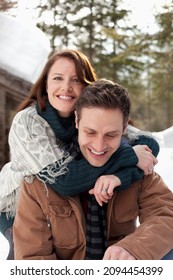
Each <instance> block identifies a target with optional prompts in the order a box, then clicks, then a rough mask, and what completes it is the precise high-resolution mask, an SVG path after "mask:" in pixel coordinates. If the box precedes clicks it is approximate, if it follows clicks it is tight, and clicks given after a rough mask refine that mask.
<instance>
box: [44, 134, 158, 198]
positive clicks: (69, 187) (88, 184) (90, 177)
mask: <svg viewBox="0 0 173 280" xmlns="http://www.w3.org/2000/svg"><path fill="white" fill-rule="evenodd" d="M138 144H139V145H141V144H143V145H144V144H146V145H148V146H149V148H150V149H152V150H153V154H154V156H157V154H158V152H159V145H158V143H157V141H156V140H155V139H154V138H152V137H150V136H147V135H139V136H136V137H134V140H133V141H132V142H131V144H129V143H128V141H125V142H124V143H122V145H121V146H120V148H119V149H118V150H117V151H116V152H115V153H114V154H113V156H112V157H111V159H110V160H109V161H108V162H107V163H106V164H105V165H104V166H103V167H93V166H91V165H90V164H89V163H87V161H86V160H84V159H82V160H79V161H73V162H71V163H69V164H68V172H67V174H65V175H63V176H60V177H57V178H55V181H54V182H52V183H49V182H47V184H48V186H49V187H50V188H52V189H53V190H54V191H56V192H57V193H60V194H62V195H65V196H70V195H76V194H79V193H81V192H84V191H88V190H89V189H91V188H92V187H93V186H94V184H95V182H96V180H97V178H99V177H100V176H101V175H109V174H114V175H115V176H117V177H119V178H120V180H121V186H120V187H119V188H117V190H118V191H121V190H123V189H126V188H128V187H129V186H130V185H131V184H132V183H133V182H135V181H137V180H140V179H142V177H143V175H144V172H143V171H142V170H141V169H139V168H137V167H136V165H137V162H138V159H137V156H136V154H135V152H134V150H133V148H132V146H134V145H138ZM84 174H85V175H84ZM39 177H40V178H41V177H42V175H41V173H40V174H39ZM86 178H87V180H86Z"/></svg>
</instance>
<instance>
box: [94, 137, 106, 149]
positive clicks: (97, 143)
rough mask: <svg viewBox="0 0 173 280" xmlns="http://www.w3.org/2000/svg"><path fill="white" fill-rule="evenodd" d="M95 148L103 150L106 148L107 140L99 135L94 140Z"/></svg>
mask: <svg viewBox="0 0 173 280" xmlns="http://www.w3.org/2000/svg"><path fill="white" fill-rule="evenodd" d="M94 148H95V150H96V151H97V152H102V151H104V149H105V148H106V143H105V140H104V138H103V137H102V136H100V137H97V138H96V139H95V142H94Z"/></svg>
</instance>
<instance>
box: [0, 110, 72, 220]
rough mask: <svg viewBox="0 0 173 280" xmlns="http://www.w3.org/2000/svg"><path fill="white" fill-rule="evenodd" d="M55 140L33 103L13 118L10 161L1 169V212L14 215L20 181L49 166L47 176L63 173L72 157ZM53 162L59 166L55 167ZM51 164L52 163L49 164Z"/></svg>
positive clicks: (31, 177) (10, 134)
mask: <svg viewBox="0 0 173 280" xmlns="http://www.w3.org/2000/svg"><path fill="white" fill-rule="evenodd" d="M63 145H64V144H63V143H62V142H61V141H58V142H57V139H56V137H55V134H54V132H53V130H52V129H51V127H50V126H49V124H48V123H47V122H46V121H45V120H44V119H43V118H41V117H40V116H39V115H38V113H37V111H36V109H35V106H32V107H28V108H26V109H24V110H22V111H20V112H19V113H17V114H16V116H15V117H14V119H13V122H12V126H11V129H10V132H9V146H10V152H11V162H9V163H7V164H6V165H5V166H4V167H3V168H2V170H1V172H0V212H6V213H7V216H8V215H9V216H14V215H15V209H16V202H17V198H18V194H19V191H20V188H21V185H22V181H23V180H24V179H25V180H27V181H32V180H33V175H36V174H37V173H39V172H40V171H41V170H42V169H43V168H45V167H46V166H48V170H47V172H48V174H49V179H50V178H51V176H52V179H53V178H54V177H56V176H59V175H62V174H65V173H66V172H67V170H68V169H67V164H68V163H69V162H70V161H71V160H72V159H73V157H72V156H70V155H69V153H68V152H66V151H65V149H63ZM55 162H56V163H57V162H58V165H59V169H58V170H57V169H56V170H57V172H56V171H55V168H54V167H55ZM50 165H51V166H50Z"/></svg>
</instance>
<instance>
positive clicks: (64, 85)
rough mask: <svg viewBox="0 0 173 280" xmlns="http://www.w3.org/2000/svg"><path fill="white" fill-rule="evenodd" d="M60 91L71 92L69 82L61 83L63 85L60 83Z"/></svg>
mask: <svg viewBox="0 0 173 280" xmlns="http://www.w3.org/2000/svg"><path fill="white" fill-rule="evenodd" d="M62 89H63V90H64V91H71V90H72V86H71V83H70V81H63V83H62Z"/></svg>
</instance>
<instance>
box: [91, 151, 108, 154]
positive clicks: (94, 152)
mask: <svg viewBox="0 0 173 280" xmlns="http://www.w3.org/2000/svg"><path fill="white" fill-rule="evenodd" d="M91 153H93V154H95V155H103V154H104V153H105V152H96V151H93V150H91Z"/></svg>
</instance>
